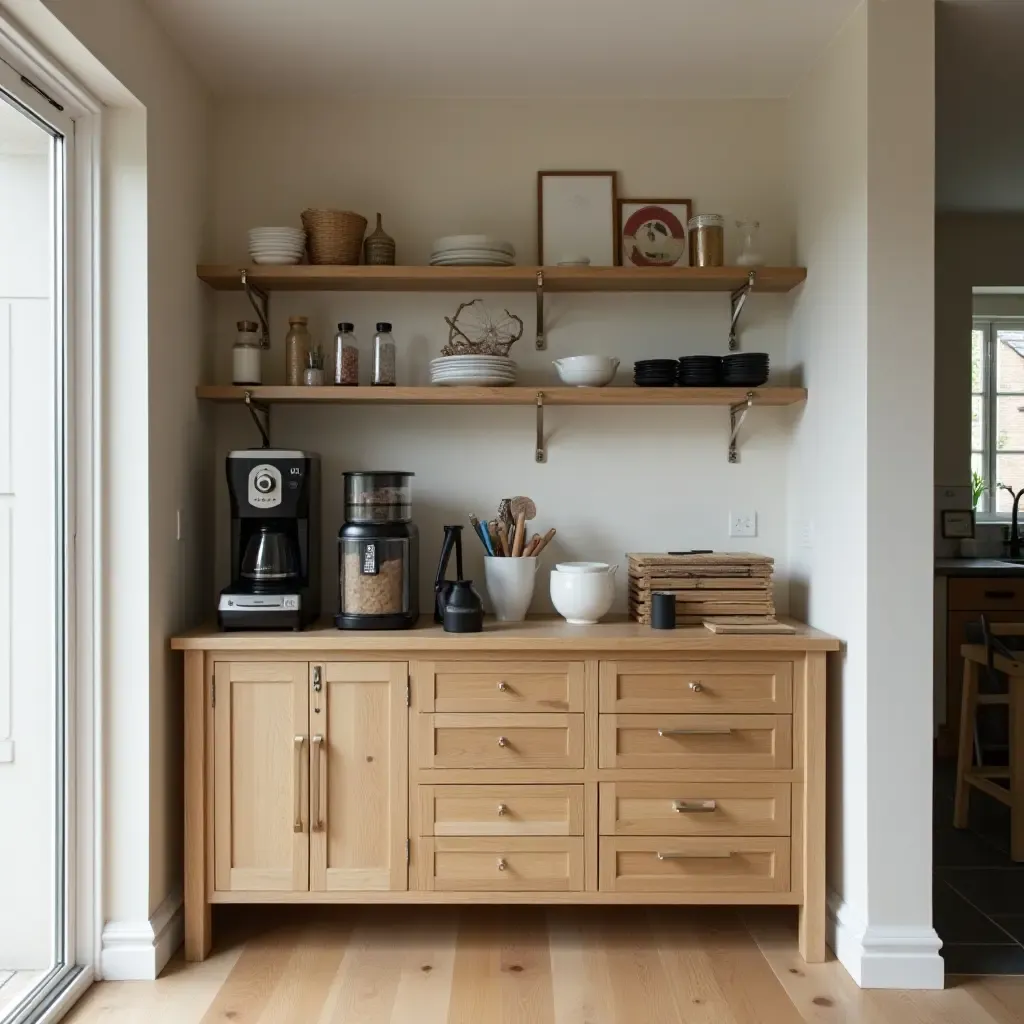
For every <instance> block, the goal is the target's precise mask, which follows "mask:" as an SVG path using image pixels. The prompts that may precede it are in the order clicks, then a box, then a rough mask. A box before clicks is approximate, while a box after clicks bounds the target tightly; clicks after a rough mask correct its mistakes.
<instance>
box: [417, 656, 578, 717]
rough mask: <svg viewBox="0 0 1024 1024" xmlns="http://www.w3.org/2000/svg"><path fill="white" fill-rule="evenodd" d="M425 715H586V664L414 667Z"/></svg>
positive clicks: (434, 664) (470, 663) (480, 663)
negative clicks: (584, 700)
mask: <svg viewBox="0 0 1024 1024" xmlns="http://www.w3.org/2000/svg"><path fill="white" fill-rule="evenodd" d="M413 672H414V685H415V687H416V708H417V710H419V711H428V712H429V711H440V712H462V711H482V712H487V711H495V712H498V711H525V712H552V711H553V712H559V711H579V712H582V711H583V662H582V661H507V662H505V661H450V662H440V661H439V662H418V663H417V664H416V665H415V666H414V670H413Z"/></svg>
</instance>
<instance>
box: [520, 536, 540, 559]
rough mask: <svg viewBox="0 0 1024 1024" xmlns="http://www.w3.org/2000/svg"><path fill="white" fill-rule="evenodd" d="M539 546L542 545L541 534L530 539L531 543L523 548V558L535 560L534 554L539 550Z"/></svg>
mask: <svg viewBox="0 0 1024 1024" xmlns="http://www.w3.org/2000/svg"><path fill="white" fill-rule="evenodd" d="M539 545H540V534H539V533H535V534H534V535H533V536H532V537H531V538H530V543H529V544H527V545H526V547H525V548H523V558H533V553H534V552H535V551H536V550H537V547H538V546H539Z"/></svg>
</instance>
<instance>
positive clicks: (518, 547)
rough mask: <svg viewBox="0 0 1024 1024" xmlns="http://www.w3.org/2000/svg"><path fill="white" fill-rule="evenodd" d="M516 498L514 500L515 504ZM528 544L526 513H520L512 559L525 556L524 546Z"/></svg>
mask: <svg viewBox="0 0 1024 1024" xmlns="http://www.w3.org/2000/svg"><path fill="white" fill-rule="evenodd" d="M515 500H516V499H515V498H513V499H512V501H513V502H515ZM525 543H526V512H525V511H520V512H519V514H518V515H517V516H516V536H515V540H514V541H513V542H512V557H513V558H520V557H521V556H522V554H523V546H524V544H525Z"/></svg>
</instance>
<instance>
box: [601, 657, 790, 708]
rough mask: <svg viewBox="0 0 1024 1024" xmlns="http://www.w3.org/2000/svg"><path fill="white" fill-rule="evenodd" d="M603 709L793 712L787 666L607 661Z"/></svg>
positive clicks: (603, 665) (603, 675)
mask: <svg viewBox="0 0 1024 1024" xmlns="http://www.w3.org/2000/svg"><path fill="white" fill-rule="evenodd" d="M600 678H601V710H602V711H605V712H609V713H611V712H617V713H619V714H630V713H632V714H655V713H657V712H666V713H668V714H673V713H675V714H695V713H696V714H739V715H761V714H767V715H778V714H788V713H789V712H791V711H792V710H793V664H792V662H788V661H602V662H601V676H600Z"/></svg>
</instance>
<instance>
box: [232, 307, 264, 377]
mask: <svg viewBox="0 0 1024 1024" xmlns="http://www.w3.org/2000/svg"><path fill="white" fill-rule="evenodd" d="M235 327H236V328H237V329H238V336H237V337H236V338H235V344H234V345H233V346H232V348H231V383H232V384H262V383H263V365H262V361H263V346H262V343H261V339H260V328H259V324H257V323H256V322H255V321H253V320H239V321H238V323H237V324H235Z"/></svg>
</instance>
